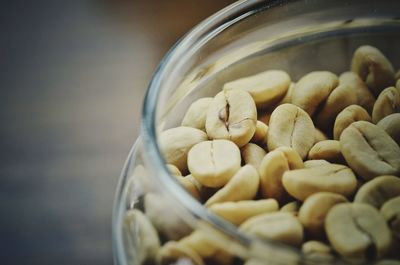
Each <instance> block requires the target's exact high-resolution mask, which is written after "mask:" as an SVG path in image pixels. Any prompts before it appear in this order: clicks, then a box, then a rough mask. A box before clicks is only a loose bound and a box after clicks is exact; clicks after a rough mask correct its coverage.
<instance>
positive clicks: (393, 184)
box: [354, 176, 400, 209]
mask: <svg viewBox="0 0 400 265" xmlns="http://www.w3.org/2000/svg"><path fill="white" fill-rule="evenodd" d="M396 196H400V178H398V177H395V176H379V177H376V178H374V179H373V180H371V181H368V182H367V183H365V184H364V185H362V186H361V187H360V189H359V190H358V191H357V193H356V196H355V197H354V202H358V203H366V204H370V205H372V206H374V207H375V208H377V209H380V208H381V206H382V205H383V204H384V203H385V202H386V201H388V200H390V199H391V198H394V197H396Z"/></svg>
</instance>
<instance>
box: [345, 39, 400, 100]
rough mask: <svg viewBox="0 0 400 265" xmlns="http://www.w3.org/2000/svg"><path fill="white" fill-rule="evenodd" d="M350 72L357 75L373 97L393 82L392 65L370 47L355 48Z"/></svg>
mask: <svg viewBox="0 0 400 265" xmlns="http://www.w3.org/2000/svg"><path fill="white" fill-rule="evenodd" d="M351 71H352V72H355V73H356V74H358V75H359V76H360V77H361V79H362V80H364V81H365V84H366V85H367V86H368V87H369V88H370V89H371V90H372V92H373V93H374V94H375V95H378V94H379V93H380V92H381V91H382V90H383V89H385V88H386V87H388V86H392V85H394V82H395V80H394V69H393V66H392V64H391V63H390V61H389V60H388V59H387V58H386V57H385V55H383V53H382V52H381V51H379V50H378V49H377V48H375V47H372V46H368V45H364V46H361V47H359V48H357V50H356V51H355V52H354V54H353V58H352V60H351Z"/></svg>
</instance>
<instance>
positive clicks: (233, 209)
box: [209, 199, 279, 225]
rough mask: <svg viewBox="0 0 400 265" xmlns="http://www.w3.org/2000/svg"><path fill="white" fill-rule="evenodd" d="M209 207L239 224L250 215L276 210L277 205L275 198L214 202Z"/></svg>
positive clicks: (217, 213)
mask: <svg viewBox="0 0 400 265" xmlns="http://www.w3.org/2000/svg"><path fill="white" fill-rule="evenodd" d="M209 209H210V211H212V212H213V213H215V214H216V215H218V216H220V217H222V218H224V219H226V220H228V221H229V222H231V223H233V224H235V225H240V224H241V223H243V222H244V221H246V220H247V219H249V218H251V217H254V216H257V215H260V214H264V213H269V212H276V211H278V209H279V206H278V202H277V201H276V200H275V199H264V200H257V201H253V200H251V201H238V202H222V203H215V204H213V205H211V206H210V207H209Z"/></svg>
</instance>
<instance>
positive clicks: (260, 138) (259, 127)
mask: <svg viewBox="0 0 400 265" xmlns="http://www.w3.org/2000/svg"><path fill="white" fill-rule="evenodd" d="M267 133H268V125H266V124H265V123H263V122H262V121H257V124H256V131H255V132H254V135H253V138H251V140H250V142H252V143H257V144H259V145H266V144H267Z"/></svg>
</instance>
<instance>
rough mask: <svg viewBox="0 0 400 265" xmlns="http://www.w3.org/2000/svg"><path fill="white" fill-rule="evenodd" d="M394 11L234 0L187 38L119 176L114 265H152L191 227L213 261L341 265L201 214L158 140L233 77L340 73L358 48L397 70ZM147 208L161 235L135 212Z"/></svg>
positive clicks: (361, 4)
mask: <svg viewBox="0 0 400 265" xmlns="http://www.w3.org/2000/svg"><path fill="white" fill-rule="evenodd" d="M398 10H400V2H399V1H368V0H362V1H353V0H352V1H350V0H349V1H346V0H336V1H321V0H302V1H300V0H299V1H283V0H281V1H239V2H237V3H234V4H232V5H230V6H228V7H226V8H225V9H223V10H221V11H219V12H218V13H216V14H215V15H213V16H212V17H210V18H208V19H206V20H205V21H203V22H202V23H200V24H199V25H198V26H196V27H195V28H194V29H193V30H192V31H190V32H189V33H188V34H186V35H185V36H184V37H183V38H182V39H181V40H180V41H179V42H178V43H177V44H176V45H175V46H174V47H173V48H172V49H171V50H170V51H169V52H168V54H167V55H166V56H165V57H164V59H163V60H162V61H161V63H160V65H159V67H158V68H157V70H156V72H155V74H154V76H153V79H152V81H151V83H150V85H149V89H148V92H147V95H146V98H145V102H144V107H143V115H142V123H141V133H140V136H139V138H138V139H137V141H136V143H135V145H134V146H133V148H132V150H131V152H130V154H129V156H128V159H127V162H126V164H125V167H124V169H123V171H122V176H121V178H120V182H119V185H118V190H117V194H116V199H115V206H114V215H113V248H114V254H115V262H116V264H119V265H128V264H135V265H139V264H153V263H155V262H156V261H155V259H156V252H157V250H158V244H159V243H160V242H161V244H162V243H163V242H166V241H167V240H178V239H180V238H182V237H184V236H187V235H188V234H189V233H191V232H192V231H193V230H196V231H202V232H204V234H205V235H207V239H206V241H205V242H208V243H209V244H210V245H214V244H215V245H218V246H220V247H221V248H223V249H224V250H226V251H227V252H228V253H229V254H227V253H222V254H221V253H220V254H221V255H214V256H213V255H211V254H210V257H209V259H206V262H207V263H210V264H229V263H230V262H232V264H241V261H242V260H243V261H246V260H249V259H251V260H252V261H253V262H256V260H258V261H260V263H259V264H324V263H325V264H343V263H344V261H341V260H339V259H337V260H313V259H310V258H308V257H306V256H304V255H302V254H301V252H300V251H299V250H297V249H295V248H292V247H290V246H287V245H284V244H280V243H277V242H271V241H260V240H257V239H254V238H251V237H249V236H247V235H245V234H243V233H241V232H240V231H239V230H238V229H237V228H236V227H235V226H234V225H232V224H231V223H229V222H227V221H225V220H223V219H221V218H219V217H217V216H216V215H214V214H212V213H211V212H209V211H207V209H206V208H205V207H204V206H203V205H202V204H201V203H200V202H199V201H197V200H196V199H194V198H193V197H192V196H191V195H190V194H189V193H188V192H187V191H186V190H185V189H184V188H183V187H182V186H181V185H180V183H179V182H178V181H177V180H176V179H175V178H174V177H172V176H171V175H170V174H169V171H168V169H167V167H166V165H165V162H164V160H163V157H162V155H161V153H160V149H159V146H158V144H157V139H158V138H157V137H158V135H159V133H160V132H161V131H163V130H165V129H168V128H171V127H175V126H178V125H179V124H180V121H181V120H182V117H183V115H184V114H185V111H186V109H187V108H188V106H189V105H190V104H191V103H192V102H193V101H195V100H196V99H198V98H200V97H205V96H214V95H215V94H216V93H217V91H219V90H220V89H221V87H222V85H223V84H224V83H226V82H228V81H231V80H234V79H238V78H240V77H244V76H248V75H252V74H256V73H258V72H261V71H265V70H268V69H282V70H285V71H286V72H288V73H289V74H290V76H291V78H292V80H298V79H299V78H300V77H301V76H302V75H304V74H306V73H308V72H310V71H314V70H328V71H331V72H334V73H336V74H340V73H341V72H344V71H346V70H348V69H349V67H350V65H349V64H350V60H351V56H352V54H353V52H354V50H355V49H356V48H357V47H358V46H360V45H364V44H369V45H372V46H375V47H378V48H379V49H380V50H381V51H382V52H383V53H384V54H385V55H387V56H388V58H390V60H391V61H392V63H393V64H394V66H397V67H399V66H400V56H399V53H400V49H399V48H398V47H400V46H399V44H400V23H399V19H400V17H399V13H398V12H399V11H398ZM183 15H184V14H183ZM149 198H150V199H149ZM147 207H148V208H149V209H146V211H148V212H146V216H148V217H149V219H150V220H151V221H152V222H153V224H154V226H155V227H157V229H158V235H157V233H155V231H154V228H152V227H151V226H150V227H149V225H148V223H146V222H147V220H148V219H146V218H144V219H143V218H142V217H143V216H142V215H141V214H140V211H144V208H147ZM133 209H136V210H133ZM138 212H139V213H138ZM154 236H157V238H154ZM172 252H173V251H172ZM172 252H171V253H172ZM186 254H187V253H186ZM214 254H215V253H214ZM171 255H172V254H171ZM187 255H188V254H187ZM189 256H190V255H189ZM227 257H228V258H227ZM227 260H228V261H227ZM182 262H183V263H179V264H191V263H187V262H188V260H186V259H184V260H183V261H182ZM185 262H186V263H185ZM199 262H200V261H198V262H197V263H199ZM194 263H196V261H195V262H194ZM177 264H178V263H177ZM200 264H201V263H200ZM248 264H250V263H248ZM254 264H257V263H254Z"/></svg>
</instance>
